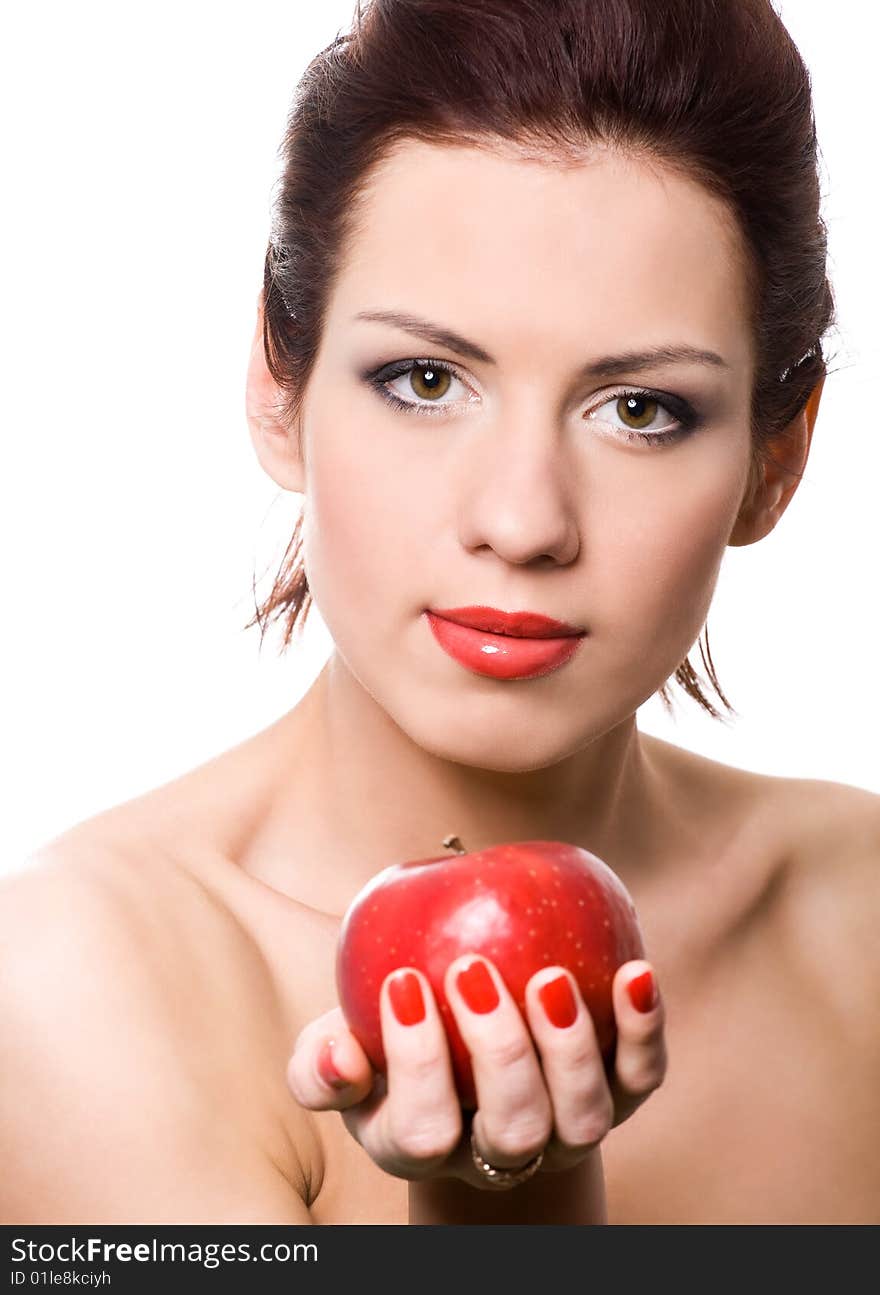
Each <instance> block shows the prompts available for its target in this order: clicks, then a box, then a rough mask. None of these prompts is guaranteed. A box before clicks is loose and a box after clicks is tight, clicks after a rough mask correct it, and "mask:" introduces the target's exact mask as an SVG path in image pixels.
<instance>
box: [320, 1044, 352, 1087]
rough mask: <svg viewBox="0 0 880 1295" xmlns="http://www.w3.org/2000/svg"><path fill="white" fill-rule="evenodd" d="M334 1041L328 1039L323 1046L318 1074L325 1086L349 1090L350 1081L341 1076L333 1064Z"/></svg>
mask: <svg viewBox="0 0 880 1295" xmlns="http://www.w3.org/2000/svg"><path fill="white" fill-rule="evenodd" d="M334 1042H335V1040H334V1039H327V1040H326V1041H325V1042H324V1043H323V1044H322V1045H321V1051H320V1052H319V1053H318V1063H317V1064H318V1074H319V1075H320V1076H321V1078H322V1079H323V1081H324V1083H325V1084H329V1085H330V1087H331V1088H347V1087H348V1080H347V1079H345V1078H343V1076H342V1075H340V1073H339V1071H338V1070H337V1069H336V1066H335V1065H334V1064H333V1044H334Z"/></svg>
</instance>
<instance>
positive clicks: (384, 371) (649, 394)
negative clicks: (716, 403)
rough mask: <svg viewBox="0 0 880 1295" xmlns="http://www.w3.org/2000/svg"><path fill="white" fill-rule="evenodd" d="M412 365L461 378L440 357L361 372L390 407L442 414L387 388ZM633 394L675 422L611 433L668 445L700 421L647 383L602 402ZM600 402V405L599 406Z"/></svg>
mask: <svg viewBox="0 0 880 1295" xmlns="http://www.w3.org/2000/svg"><path fill="white" fill-rule="evenodd" d="M414 369H431V370H433V371H435V372H442V373H448V374H450V376H451V377H453V378H458V380H459V382H464V379H463V378H462V377H461V375H460V374H459V372H458V370H457V369H456V368H455V367H454V366H453V365H451V364H448V363H447V362H446V361H444V360H396V361H394V362H393V363H392V364H385V365H383V366H382V368H381V369H377V370H375V371H374V372H372V373H367V374H364V380H365V381H366V382H368V383H369V384H370V386H371V387H373V389H374V390H375V391H377V392H378V394H379V395H380V396H381V397H382V399H383V400H385V401H387V403H388V404H389V405H391V407H392V409H397V410H399V411H401V412H403V413H408V414H416V415H423V416H427V417H428V418H437V417H442V416H443V415H442V414H439V413H438V411H439V410H442V409H443V408H444V406H442V405H437V406H436V407H435V408H433V409H432V408H431V405H430V404H421V403H419V402H416V401H411V400H402V399H401V398H400V397H399V396H397V395H395V394H394V392H392V391H389V390H388V383H389V382H393V381H394V380H395V379H396V378H400V377H403V376H404V374H407V373H411V372H412V371H413V370H414ZM625 396H626V397H635V398H636V399H644V400H650V401H651V402H652V403H656V404H658V405H659V406H660V408H661V409H665V410H666V411H667V413H671V414H672V415H673V417H674V418H676V419H677V420H678V426H677V427H674V428H672V430H671V431H668V432H638V431H636V430H635V429H634V428H631V427H617V428H615V429H614V430H615V433H616V434H618V435H620V436H622V437H623V439H624V440H626V441H629V442H634V443H637V444H642V445H651V446H659V445H672V444H674V443H675V442H676V441H680V440H683V439H684V438H685V437H686V436H688V435H689V434H690V433H691V432H693V431H695V430H696V428H697V427H698V425H699V422H700V416H699V414H698V413H697V411H696V410H695V409H694V408H693V406H692V405H690V404H689V403H688V402H687V401H686V400H682V399H681V397H680V396H673V395H670V394H668V393H666V392H662V391H652V390H650V389H649V388H647V387H622V388H621V389H620V390H619V391H615V392H612V393H611V395H609V396H608V397H607V398H606V399H605V400H603V402H602V404H608V403H609V402H610V401H612V400H620V399H622V398H623V397H625ZM601 407H602V406H601V405H600V406H599V408H601Z"/></svg>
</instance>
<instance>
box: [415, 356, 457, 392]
mask: <svg viewBox="0 0 880 1295" xmlns="http://www.w3.org/2000/svg"><path fill="white" fill-rule="evenodd" d="M451 377H452V375H451V374H450V373H449V372H448V371H447V370H446V369H437V368H431V366H430V365H429V364H419V365H416V366H414V367H413V368H412V369H410V372H409V384H410V386H411V387H412V389H413V391H414V392H415V394H416V395H417V396H418V397H419V399H420V400H430V399H431V398H432V397H433V396H445V395H446V392H447V391H448V390H449V382H450V379H451Z"/></svg>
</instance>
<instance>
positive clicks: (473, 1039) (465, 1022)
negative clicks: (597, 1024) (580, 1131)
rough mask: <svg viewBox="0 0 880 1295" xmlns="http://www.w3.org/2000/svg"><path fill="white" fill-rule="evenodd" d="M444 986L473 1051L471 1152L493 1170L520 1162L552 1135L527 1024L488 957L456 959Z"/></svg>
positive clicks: (548, 1108)
mask: <svg viewBox="0 0 880 1295" xmlns="http://www.w3.org/2000/svg"><path fill="white" fill-rule="evenodd" d="M444 984H445V991H446V998H447V1001H448V1002H449V1006H450V1008H451V1010H452V1011H453V1013H454V1015H455V1020H456V1024H457V1025H458V1028H459V1030H460V1032H461V1036H462V1039H463V1040H464V1043H465V1045H466V1047H467V1049H468V1051H469V1052H470V1054H471V1064H472V1067H473V1072H474V1085H475V1087H476V1093H477V1108H478V1109H477V1112H476V1114H475V1116H474V1119H473V1125H472V1129H473V1134H474V1140H475V1142H476V1144H477V1149H478V1150H479V1151H480V1152H481V1153H482V1155H483V1157H484V1158H485V1159H486V1160H488V1161H489V1162H490V1163H491V1164H493V1165H497V1166H498V1168H499V1169H509V1168H515V1167H519V1166H521V1165H523V1164H525V1163H526V1162H527V1161H529V1160H531V1159H532V1157H533V1156H535V1155H537V1154H538V1152H539V1151H542V1150H543V1149H544V1147H545V1146H546V1144H547V1141H548V1139H549V1138H550V1136H551V1134H552V1132H553V1108H552V1106H551V1103H550V1097H549V1095H548V1093H547V1089H546V1087H545V1085H544V1079H543V1076H542V1074H541V1066H540V1063H539V1061H538V1057H537V1055H536V1053H535V1049H534V1047H533V1045H532V1040H531V1036H530V1034H529V1031H528V1027H527V1026H526V1023H525V1021H524V1020H523V1018H522V1014H521V1013H520V1010H519V1008H518V1007H517V1005H516V1003H515V1002H514V1000H513V998H512V997H511V994H510V992H509V990H508V989H507V986H506V985H505V983H504V981H503V979H502V978H501V976H500V974H499V973H498V971H497V969H496V968H495V967H494V966H493V964H492V963H491V962H490V961H489V960H488V959H487V958H482V957H479V956H478V955H475V954H465V955H464V956H462V957H461V958H457V959H456V960H455V961H454V962H452V963H451V964H450V965H449V967H448V968H447V971H446V977H445V982H444Z"/></svg>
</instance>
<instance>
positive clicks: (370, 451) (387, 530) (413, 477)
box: [303, 407, 429, 633]
mask: <svg viewBox="0 0 880 1295" xmlns="http://www.w3.org/2000/svg"><path fill="white" fill-rule="evenodd" d="M343 420H344V421H343ZM351 422H352V413H351V408H350V407H349V409H348V410H347V411H346V412H345V413H343V411H342V410H340V411H339V413H338V415H337V417H335V418H334V416H333V413H332V411H329V410H328V414H327V416H325V417H322V418H321V419H320V422H319V423H317V424H315V425H314V426H312V427H311V428H310V440H309V445H308V452H307V459H308V480H307V489H306V503H305V516H304V523H303V543H304V560H305V564H306V572H307V575H308V580H309V587H310V589H311V591H312V594H313V596H314V598H315V601H316V603H317V604H318V606H319V608H320V610H321V614H322V616H323V617H324V619H325V621H327V623H328V628H330V629H331V633H332V632H333V626H332V625H331V624H330V622H331V620H336V621H338V620H339V619H340V618H342V621H343V623H347V622H349V621H352V620H354V619H355V618H357V619H358V620H359V623H360V624H361V626H367V625H368V624H369V623H370V620H369V612H370V608H371V603H372V600H373V598H381V599H382V600H383V603H384V604H385V611H386V613H387V610H388V608H390V607H392V606H393V605H394V604H395V603H396V602H401V605H402V610H404V611H405V610H406V608H405V606H403V600H405V596H406V591H407V590H409V591H410V592H411V593H412V598H413V602H414V604H415V602H417V601H418V598H419V597H420V596H422V597H425V596H426V590H425V589H421V588H420V587H419V581H418V578H417V577H418V571H419V569H420V564H419V555H418V554H416V553H415V552H414V545H417V544H419V543H420V537H422V536H424V535H425V534H426V531H425V519H426V509H427V508H428V507H429V501H427V500H426V498H425V493H426V491H425V486H424V482H423V481H422V480H421V478H420V477H419V475H418V471H417V466H416V465H414V464H413V465H410V464H407V463H406V462H405V461H402V459H401V455H400V451H399V447H398V448H397V451H396V452H395V453H394V454H393V455H392V451H391V446H390V444H389V443H388V437H387V436H386V437H385V440H384V441H383V438H382V436H381V435H380V434H379V433H378V432H377V431H376V429H374V428H371V426H370V422H369V419H365V420H364V421H363V422H362V424H361V426H360V427H359V428H353V427H352V426H351ZM372 615H373V618H375V607H373V608H372Z"/></svg>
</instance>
